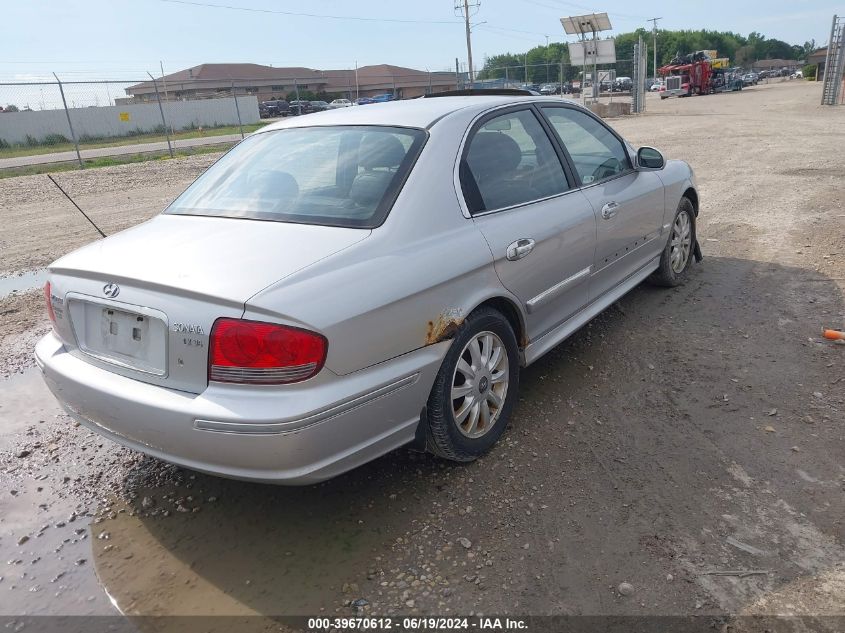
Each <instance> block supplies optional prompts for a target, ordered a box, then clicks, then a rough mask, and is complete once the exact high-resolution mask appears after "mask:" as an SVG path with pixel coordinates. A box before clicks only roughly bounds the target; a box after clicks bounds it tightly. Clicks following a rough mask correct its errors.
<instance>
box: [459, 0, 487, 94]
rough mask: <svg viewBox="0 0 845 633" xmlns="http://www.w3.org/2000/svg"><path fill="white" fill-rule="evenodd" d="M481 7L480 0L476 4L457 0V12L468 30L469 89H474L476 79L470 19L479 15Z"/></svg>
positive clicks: (475, 0) (467, 0) (465, 0)
mask: <svg viewBox="0 0 845 633" xmlns="http://www.w3.org/2000/svg"><path fill="white" fill-rule="evenodd" d="M480 7H481V1H480V0H474V2H470V0H455V12H456V13H457V12H458V11H460V13H461V15H462V16H463V18H464V27H465V28H466V34H467V69H468V70H469V87H470V88H472V85H473V82H474V81H475V78H474V77H473V73H472V37H471V36H470V33H471V28H470V24H469V19H470V18H471V17H472V16H473V15H475V14H476V13H478V9H479V8H480ZM471 9H475V11H474V12H473V13H470V10H471Z"/></svg>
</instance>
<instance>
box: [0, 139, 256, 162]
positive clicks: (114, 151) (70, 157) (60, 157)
mask: <svg viewBox="0 0 845 633" xmlns="http://www.w3.org/2000/svg"><path fill="white" fill-rule="evenodd" d="M240 140H241V135H240V134H224V135H222V136H204V137H201V138H186V139H179V140H175V141H171V144H172V145H173V148H174V149H181V148H185V147H201V146H203V145H218V144H222V143H236V142H237V141H240ZM166 151H167V141H161V142H156V143H137V144H134V145H116V146H112V147H98V148H94V149H82V150H80V151H79V153H80V154H81V155H82V159H83V160H86V159H89V158H102V157H104V156H122V155H125V154H143V153H147V152H166ZM75 160H77V157H76V152H75V151H70V152H55V153H52V154H32V155H30V156H15V157H14V158H0V169H7V168H9V167H28V166H30V165H45V164H49V163H64V162H68V161H75Z"/></svg>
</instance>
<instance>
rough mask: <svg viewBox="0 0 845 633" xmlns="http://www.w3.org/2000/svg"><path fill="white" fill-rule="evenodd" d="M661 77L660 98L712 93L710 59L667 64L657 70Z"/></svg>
mask: <svg viewBox="0 0 845 633" xmlns="http://www.w3.org/2000/svg"><path fill="white" fill-rule="evenodd" d="M657 72H658V73H659V74H660V75H661V76H663V78H664V79H663V86H664V88H662V89H661V90H660V98H661V99H668V98H669V97H673V96H675V97H690V96H692V95H707V94H710V93H711V92H713V83H712V81H711V80H712V78H713V65H712V64H711V61H710V59H707V58H705V59H693V60H692V61H689V62H687V63H679V64H675V63H672V64H667V65H666V66H663V67H661V68H658V69H657Z"/></svg>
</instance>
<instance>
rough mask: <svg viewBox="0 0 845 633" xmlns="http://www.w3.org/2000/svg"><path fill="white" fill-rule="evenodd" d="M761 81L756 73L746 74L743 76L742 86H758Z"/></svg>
mask: <svg viewBox="0 0 845 633" xmlns="http://www.w3.org/2000/svg"><path fill="white" fill-rule="evenodd" d="M758 81H759V79H758V77H757V74H756V73H745V74H744V75H743V76H742V85H743V86H756V85H757V82H758Z"/></svg>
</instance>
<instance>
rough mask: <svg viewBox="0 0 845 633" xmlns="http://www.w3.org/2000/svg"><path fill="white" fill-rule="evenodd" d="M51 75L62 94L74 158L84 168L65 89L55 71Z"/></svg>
mask: <svg viewBox="0 0 845 633" xmlns="http://www.w3.org/2000/svg"><path fill="white" fill-rule="evenodd" d="M53 77H55V78H56V83H57V84H59V92H60V93H61V94H62V103H63V104H64V106H65V115H66V116H67V126H68V127H69V128H70V136H71V138H72V139H73V146H74V147H75V148H76V159H77V160H78V161H79V168H80V169H84V168H85V165H84V164H83V163H82V155H81V154H80V153H79V141H77V140H76V132H74V131H73V123H71V122H70V110H68V109H67V99H65V89H64V88H63V87H62V82H61V81H60V80H59V76H58V75H57V74H56V73H53Z"/></svg>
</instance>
